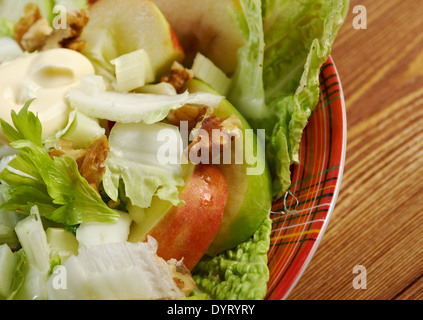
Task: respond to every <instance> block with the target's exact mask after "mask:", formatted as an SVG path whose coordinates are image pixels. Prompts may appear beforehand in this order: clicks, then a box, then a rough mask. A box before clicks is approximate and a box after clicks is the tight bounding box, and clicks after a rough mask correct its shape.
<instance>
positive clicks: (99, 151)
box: [79, 135, 110, 192]
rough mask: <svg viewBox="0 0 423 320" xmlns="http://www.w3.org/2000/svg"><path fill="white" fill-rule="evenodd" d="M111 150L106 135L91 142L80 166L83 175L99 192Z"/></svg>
mask: <svg viewBox="0 0 423 320" xmlns="http://www.w3.org/2000/svg"><path fill="white" fill-rule="evenodd" d="M109 151H110V146H109V141H108V140H107V137H106V136H105V135H104V136H102V137H101V138H98V139H97V140H95V141H94V142H93V143H91V145H90V146H89V147H88V149H87V152H86V153H85V156H84V159H83V161H82V164H81V166H79V173H80V174H81V176H83V177H84V178H85V179H86V180H87V182H88V183H89V185H90V186H91V187H93V188H94V190H96V191H97V192H99V191H98V186H99V185H100V182H101V180H102V178H103V175H104V173H105V172H106V158H107V155H108V154H109Z"/></svg>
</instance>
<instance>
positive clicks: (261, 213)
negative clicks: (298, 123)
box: [186, 79, 272, 256]
mask: <svg viewBox="0 0 423 320" xmlns="http://www.w3.org/2000/svg"><path fill="white" fill-rule="evenodd" d="M186 89H187V90H188V91H189V92H190V93H193V92H209V93H215V91H214V90H213V89H212V88H211V87H210V86H208V85H207V84H205V83H204V82H202V81H200V80H196V79H191V80H190V81H189V82H188V83H187V85H186ZM213 115H215V116H216V117H219V118H226V117H229V116H232V115H235V116H237V117H238V118H239V119H240V121H241V123H242V127H243V136H244V139H243V140H244V146H245V148H244V150H245V149H246V148H247V146H253V149H254V150H253V154H257V161H259V159H260V161H264V164H265V166H264V170H263V171H262V172H261V173H260V174H258V173H259V172H257V174H248V172H249V170H251V168H255V167H256V166H257V165H258V163H248V162H249V161H246V159H245V157H246V155H245V152H244V154H243V156H244V161H243V162H242V164H236V163H231V164H220V165H219V169H220V170H221V171H222V173H223V175H224V176H225V178H226V181H227V188H228V199H227V202H226V206H225V212H224V214H223V219H222V223H221V225H220V228H219V230H218V232H217V233H216V236H215V238H214V239H213V242H212V244H211V245H210V247H209V248H208V250H207V254H208V255H210V256H214V255H216V254H219V253H221V252H223V251H224V250H227V249H230V248H233V247H235V246H236V245H238V244H239V243H241V242H243V241H245V240H247V239H248V238H249V237H250V236H251V235H252V234H253V233H254V232H255V231H256V230H257V229H258V227H259V226H260V225H261V224H262V222H263V220H264V219H265V218H266V217H267V216H268V215H269V212H270V209H271V205H272V184H271V178H270V172H269V168H268V165H267V163H266V160H265V155H264V154H262V152H261V148H258V146H257V144H258V141H257V137H256V136H255V134H254V136H253V137H251V136H250V138H249V137H248V136H247V135H245V130H251V127H250V125H249V124H248V122H247V121H246V120H245V118H244V117H243V116H242V115H241V114H240V113H239V112H238V111H237V110H236V108H235V107H234V106H233V105H232V104H231V103H230V102H229V101H228V100H226V99H223V100H222V101H221V103H220V104H219V106H218V107H217V108H215V109H214V111H213ZM250 139H253V141H251V140H250Z"/></svg>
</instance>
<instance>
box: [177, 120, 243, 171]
mask: <svg viewBox="0 0 423 320" xmlns="http://www.w3.org/2000/svg"><path fill="white" fill-rule="evenodd" d="M241 130H242V124H241V121H240V120H239V119H238V117H236V116H235V115H231V116H229V117H227V118H218V117H216V116H209V117H205V118H204V119H203V120H202V121H201V123H199V124H198V125H197V127H196V128H194V129H193V131H192V136H193V137H194V138H193V141H192V142H191V143H190V144H189V145H188V147H187V148H186V150H185V151H184V152H185V157H186V158H187V159H189V160H190V161H191V162H194V163H196V162H198V159H201V161H202V162H203V161H207V162H205V164H206V163H216V162H215V160H216V159H220V155H221V154H222V153H224V152H225V150H227V149H228V148H231V147H232V144H231V142H232V141H234V140H235V139H237V138H238V137H240V136H241V135H242V131H241ZM204 152H207V154H203V153H204ZM194 157H195V158H196V159H193V158H194Z"/></svg>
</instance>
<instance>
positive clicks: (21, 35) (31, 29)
mask: <svg viewBox="0 0 423 320" xmlns="http://www.w3.org/2000/svg"><path fill="white" fill-rule="evenodd" d="M14 32H15V40H16V42H17V43H18V44H19V45H20V46H21V48H22V49H23V50H24V51H28V52H34V51H36V50H39V49H40V48H42V47H43V46H44V43H45V40H46V38H47V37H48V36H49V35H50V34H51V33H52V32H53V28H51V27H50V25H49V23H48V21H47V20H46V19H44V18H43V17H42V15H41V12H40V9H39V7H38V6H37V5H36V4H34V3H32V2H30V3H28V4H27V5H26V6H25V8H24V16H23V17H22V18H21V19H20V20H19V21H18V22H17V23H16V25H15V29H14Z"/></svg>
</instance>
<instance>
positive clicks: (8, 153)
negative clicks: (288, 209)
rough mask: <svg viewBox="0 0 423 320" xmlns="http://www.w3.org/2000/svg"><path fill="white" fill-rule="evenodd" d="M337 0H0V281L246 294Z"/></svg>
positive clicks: (104, 292) (23, 286)
mask: <svg viewBox="0 0 423 320" xmlns="http://www.w3.org/2000/svg"><path fill="white" fill-rule="evenodd" d="M348 5H349V3H348V0H301V1H298V0H262V1H260V0H202V1H198V0H125V1H117V0H97V1H85V0H56V1H54V0H31V1H29V0H19V1H11V0H6V1H0V124H1V132H0V182H1V185H0V298H1V299H16V300H19V299H264V298H265V296H266V290H267V281H268V279H269V269H268V266H267V252H268V250H269V246H270V234H271V227H272V221H271V219H270V213H271V207H272V201H274V200H275V199H278V198H281V197H283V196H284V194H285V193H286V192H287V190H288V189H289V186H290V183H291V176H290V169H291V166H292V165H293V164H295V163H297V162H298V149H299V143H300V140H301V135H302V131H303V129H304V128H305V126H306V124H307V121H308V119H309V117H310V115H311V112H312V110H313V108H314V106H315V105H316V104H317V101H318V97H319V74H320V68H321V66H322V65H323V63H325V62H326V60H327V58H328V56H329V54H330V50H331V46H332V44H333V42H334V40H335V37H336V34H337V31H338V30H339V28H340V26H341V25H342V23H343V21H344V19H345V15H346V13H347V10H348Z"/></svg>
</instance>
